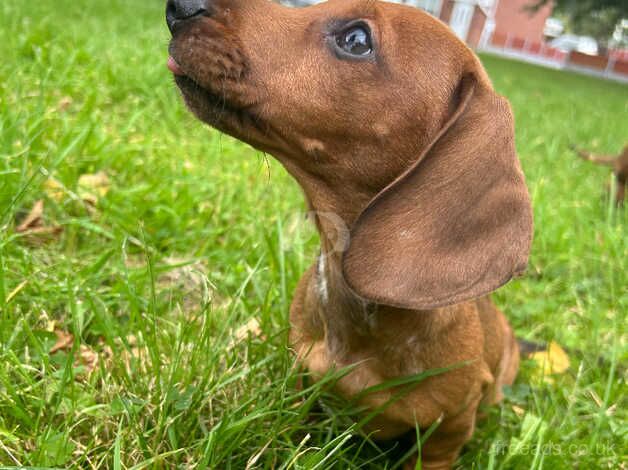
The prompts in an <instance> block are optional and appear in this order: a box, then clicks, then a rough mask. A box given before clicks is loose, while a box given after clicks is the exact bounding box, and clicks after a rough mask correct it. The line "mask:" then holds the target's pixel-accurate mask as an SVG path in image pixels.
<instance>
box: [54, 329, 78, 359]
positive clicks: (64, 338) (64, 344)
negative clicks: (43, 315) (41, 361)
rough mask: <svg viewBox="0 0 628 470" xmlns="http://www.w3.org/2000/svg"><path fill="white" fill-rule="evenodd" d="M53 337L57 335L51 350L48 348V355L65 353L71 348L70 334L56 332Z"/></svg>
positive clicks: (72, 336) (60, 331) (72, 340)
mask: <svg viewBox="0 0 628 470" xmlns="http://www.w3.org/2000/svg"><path fill="white" fill-rule="evenodd" d="M55 335H57V342H56V343H55V344H54V346H53V347H52V348H50V354H54V353H56V352H59V351H67V350H68V349H71V348H72V344H73V343H74V335H72V333H68V332H67V331H63V330H56V331H55Z"/></svg>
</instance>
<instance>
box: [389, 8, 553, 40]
mask: <svg viewBox="0 0 628 470" xmlns="http://www.w3.org/2000/svg"><path fill="white" fill-rule="evenodd" d="M391 1H393V2H395V3H403V4H407V5H412V6H416V7H419V8H422V9H423V10H425V11H427V12H429V13H431V14H432V15H434V16H435V17H437V18H439V19H440V20H441V21H443V22H444V23H447V24H448V25H449V26H450V27H451V29H453V30H454V32H455V33H456V34H457V35H458V36H459V37H460V38H461V39H463V40H465V41H466V42H467V43H468V44H469V45H471V46H472V47H477V46H479V45H482V44H485V43H487V42H489V41H490V40H491V38H492V37H493V36H494V35H495V36H498V37H502V36H503V37H507V38H513V39H514V38H520V39H521V40H523V41H528V42H531V43H540V42H542V41H543V28H544V26H545V21H546V20H547V18H549V16H550V14H551V12H552V7H551V6H549V5H547V6H545V7H543V8H542V9H541V10H539V11H538V12H536V13H532V12H530V11H529V10H527V9H526V7H527V6H529V5H530V3H532V0H391Z"/></svg>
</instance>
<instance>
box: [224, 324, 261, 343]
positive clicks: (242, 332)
mask: <svg viewBox="0 0 628 470" xmlns="http://www.w3.org/2000/svg"><path fill="white" fill-rule="evenodd" d="M249 336H250V337H253V338H262V339H264V337H263V335H262V328H261V327H260V325H259V321H257V318H251V319H250V320H249V321H248V322H247V323H246V324H245V325H242V326H241V327H240V328H238V329H237V330H236V331H235V333H234V334H233V339H232V340H231V343H229V346H228V347H229V348H232V347H233V346H235V345H236V344H238V343H240V342H241V341H244V340H245V339H247V338H248V337H249Z"/></svg>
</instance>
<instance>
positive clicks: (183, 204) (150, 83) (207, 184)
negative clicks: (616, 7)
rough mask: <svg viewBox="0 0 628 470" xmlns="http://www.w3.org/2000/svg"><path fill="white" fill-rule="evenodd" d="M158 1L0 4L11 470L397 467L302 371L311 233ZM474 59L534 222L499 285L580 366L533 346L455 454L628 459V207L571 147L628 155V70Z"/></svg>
mask: <svg viewBox="0 0 628 470" xmlns="http://www.w3.org/2000/svg"><path fill="white" fill-rule="evenodd" d="M164 3H165V2H163V1H158V0H147V1H139V0H91V1H89V2H75V1H71V0H41V1H39V2H35V3H33V2H26V1H5V2H2V3H1V4H0V24H1V25H2V26H1V28H2V41H1V42H0V54H1V55H2V57H4V59H3V60H2V62H1V63H0V467H2V466H39V467H57V468H113V469H116V470H118V469H124V468H134V469H141V468H163V469H170V468H211V469H244V468H277V469H279V468H281V469H288V468H295V469H309V468H338V469H347V468H365V469H380V468H388V469H392V468H396V467H395V465H396V461H395V459H394V455H399V453H400V452H401V451H400V450H399V449H397V448H395V447H394V446H383V445H378V444H375V443H373V442H370V441H369V440H366V439H363V438H362V437H360V434H359V432H358V430H357V429H355V428H354V427H352V425H351V423H352V421H351V419H350V414H351V413H352V409H351V407H350V406H348V405H346V404H343V403H340V402H338V401H337V400H334V398H333V397H331V396H329V394H328V392H327V391H326V389H327V384H322V385H315V386H312V387H310V388H307V389H305V390H303V391H299V390H298V389H297V387H296V382H297V375H296V373H295V372H294V370H293V368H292V366H293V363H292V357H291V355H290V353H289V350H288V348H287V330H288V320H287V317H288V308H289V303H290V298H291V295H292V291H293V289H294V287H295V285H296V282H297V280H298V279H299V276H300V274H301V273H302V272H303V271H304V270H305V269H306V268H307V266H308V265H309V264H310V263H312V261H313V259H314V256H315V253H316V246H317V239H316V235H315V234H314V232H313V231H312V229H311V228H310V227H308V226H307V225H306V224H305V223H304V222H303V220H302V218H303V213H304V211H305V208H304V203H303V198H302V196H301V193H300V190H299V189H298V187H297V186H296V184H295V183H294V182H293V181H292V180H291V179H290V178H289V177H288V176H287V174H286V173H285V171H284V170H283V169H282V168H281V167H280V166H279V165H278V164H277V163H276V162H275V161H274V160H273V159H272V158H271V157H270V156H265V155H263V154H260V153H259V152H256V151H255V150H253V149H251V148H250V147H248V146H246V145H244V144H241V143H239V142H237V141H234V140H233V139H231V138H229V137H227V136H223V135H220V134H219V133H217V132H216V131H213V130H210V129H208V128H206V127H204V126H203V125H201V124H200V123H198V122H197V121H195V120H194V118H193V117H191V116H190V115H189V114H188V113H187V111H186V110H185V109H184V107H183V105H182V103H181V100H180V99H179V97H178V94H177V92H176V90H175V87H174V85H173V82H172V79H171V77H170V75H169V73H168V71H167V70H166V68H165V61H166V57H167V55H166V46H167V41H168V33H167V30H166V27H165V24H164V19H163V9H164V5H163V4H164ZM483 60H484V62H485V64H486V67H487V69H488V71H489V74H490V75H491V77H492V78H493V80H494V83H495V86H496V88H497V89H498V90H499V92H501V93H502V94H504V95H506V96H507V97H508V98H509V99H510V101H511V103H512V105H513V107H514V110H515V114H516V119H517V146H518V151H519V154H520V157H521V160H522V163H523V166H524V170H525V172H526V174H527V177H528V183H529V187H530V192H531V194H532V197H533V202H534V207H535V217H536V232H535V241H534V247H533V251H532V256H531V263H530V268H529V271H528V273H527V275H526V276H525V277H523V278H521V279H519V280H516V281H514V282H512V283H510V284H509V285H508V286H506V287H504V288H503V289H501V290H500V291H499V292H498V293H496V295H495V300H496V301H497V303H498V304H499V305H500V306H501V307H502V308H503V309H504V310H505V312H506V313H507V315H508V317H509V318H510V320H511V322H512V324H513V325H514V327H515V329H516V331H517V333H518V335H519V336H521V337H522V338H526V339H529V340H534V341H537V342H549V341H556V342H557V343H558V344H560V345H561V346H562V347H563V348H565V349H566V350H567V351H569V355H570V359H571V365H570V368H569V370H568V371H567V372H566V373H564V374H560V375H557V376H552V377H549V378H543V377H542V376H540V375H539V374H538V372H537V371H536V370H535V367H534V365H533V364H532V363H531V362H530V361H528V362H525V363H524V364H523V367H522V372H521V374H520V376H519V379H518V381H517V383H516V384H515V386H514V387H513V388H512V389H510V390H508V393H507V399H506V400H505V402H504V403H503V405H502V406H501V407H495V408H493V409H491V410H488V417H487V418H486V419H485V420H484V421H482V422H481V423H480V425H479V428H478V431H477V432H476V434H475V436H474V438H473V440H472V441H471V442H470V443H469V444H468V446H467V447H466V449H465V452H464V454H463V455H462V457H461V458H460V461H459V465H460V467H461V468H478V469H479V468H495V469H498V468H503V469H510V468H515V469H518V468H522V469H527V468H534V469H540V468H546V469H563V468H564V469H571V468H583V469H593V468H613V469H614V468H624V467H622V465H625V464H626V447H625V442H626V439H627V438H628V436H627V427H626V419H627V413H626V407H627V405H628V403H627V400H626V391H627V389H626V367H625V365H626V360H627V359H628V349H627V347H626V338H627V336H626V327H625V325H626V312H627V311H628V266H627V262H626V260H627V259H628V256H627V255H628V242H627V240H628V238H627V236H626V226H627V224H626V223H627V216H626V214H627V213H628V211H626V210H615V209H614V208H613V206H612V205H611V204H609V199H608V196H607V195H606V193H605V190H604V185H605V183H608V182H609V181H610V174H609V172H608V170H607V169H605V168H600V167H595V166H593V165H591V164H588V163H587V162H583V161H581V160H578V159H576V158H575V157H574V156H573V155H572V153H571V152H570V151H569V149H568V145H569V144H570V143H576V144H579V145H581V146H583V147H586V148H590V149H592V150H596V151H599V152H607V153H617V152H619V150H620V149H621V148H622V147H623V145H624V143H625V142H626V141H627V139H628V86H625V85H619V84H615V83H611V82H606V81H600V80H597V79H592V78H588V77H583V76H578V75H572V74H566V73H562V72H556V71H549V70H545V69H540V68H537V67H532V66H529V65H524V64H520V63H516V62H510V61H504V60H501V59H497V58H494V57H488V56H487V57H483ZM94 175H96V176H94ZM38 201H42V202H43V207H42V205H41V204H42V203H41V202H39V203H38ZM38 208H39V209H40V210H39V213H37V209H38ZM29 216H30V217H29ZM254 320H255V321H254Z"/></svg>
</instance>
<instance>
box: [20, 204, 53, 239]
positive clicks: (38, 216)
mask: <svg viewBox="0 0 628 470" xmlns="http://www.w3.org/2000/svg"><path fill="white" fill-rule="evenodd" d="M43 215H44V201H43V200H42V199H40V200H39V201H37V202H35V204H33V207H32V209H31V210H30V212H29V213H28V215H27V216H26V217H25V218H24V220H22V222H21V223H20V224H19V225H18V226H17V228H16V229H15V231H16V232H17V233H21V234H23V235H24V238H25V239H26V241H28V242H30V243H31V244H33V245H41V244H44V243H46V242H49V241H52V240H54V239H55V238H56V236H57V235H59V234H60V233H61V232H62V231H63V228H62V227H60V226H58V225H50V226H49V225H44V220H43Z"/></svg>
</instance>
